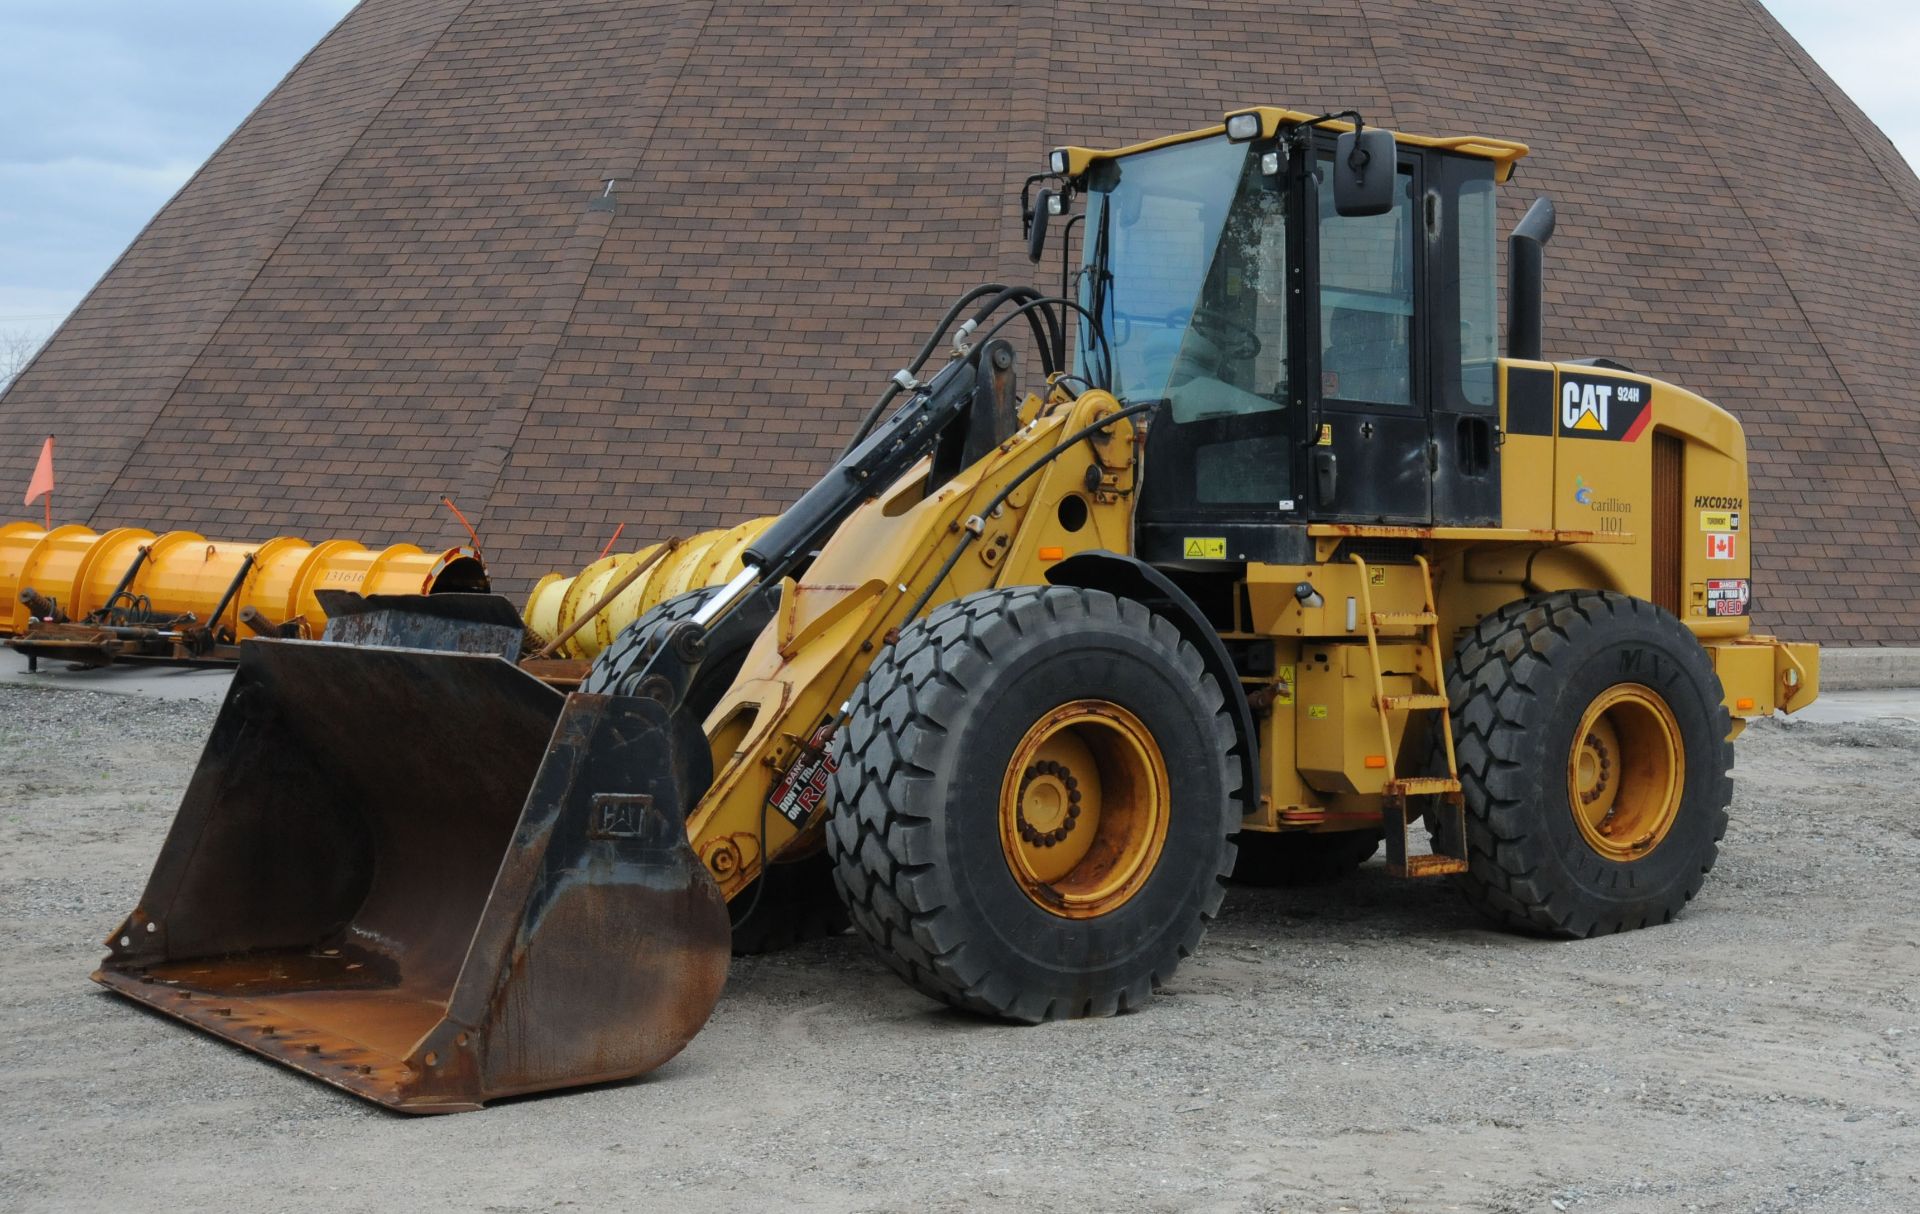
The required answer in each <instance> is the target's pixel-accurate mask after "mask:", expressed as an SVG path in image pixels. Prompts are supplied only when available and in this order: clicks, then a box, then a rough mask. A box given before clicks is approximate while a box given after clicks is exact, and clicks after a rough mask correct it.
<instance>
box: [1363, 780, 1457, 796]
mask: <svg viewBox="0 0 1920 1214" xmlns="http://www.w3.org/2000/svg"><path fill="white" fill-rule="evenodd" d="M1381 791H1383V792H1385V793H1386V795H1387V796H1389V797H1428V796H1434V795H1437V794H1439V793H1449V792H1459V791H1460V781H1458V780H1455V779H1453V778H1452V777H1450V776H1407V777H1406V778H1404V779H1400V780H1388V781H1387V786H1386V787H1385V788H1384V789H1382V790H1381Z"/></svg>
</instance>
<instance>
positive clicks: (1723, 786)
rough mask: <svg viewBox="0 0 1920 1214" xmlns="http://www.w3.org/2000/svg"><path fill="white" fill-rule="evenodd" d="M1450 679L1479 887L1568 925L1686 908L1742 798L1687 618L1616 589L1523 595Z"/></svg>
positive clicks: (1668, 915)
mask: <svg viewBox="0 0 1920 1214" xmlns="http://www.w3.org/2000/svg"><path fill="white" fill-rule="evenodd" d="M1447 685H1448V698H1449V699H1450V700H1451V701H1452V702H1453V705H1454V708H1453V713H1454V716H1453V729H1454V739H1455V750H1456V752H1457V757H1458V760H1459V767H1460V780H1461V785H1462V791H1463V793H1464V795H1465V798H1466V808H1467V813H1466V824H1467V846H1468V858H1469V865H1470V867H1469V869H1468V872H1467V873H1466V874H1465V875H1464V876H1463V877H1462V878H1461V887H1462V889H1463V890H1464V891H1465V892H1466V895H1467V899H1468V901H1470V902H1472V903H1473V904H1474V905H1475V906H1476V907H1478V908H1479V909H1480V910H1481V911H1482V912H1483V913H1485V914H1486V915H1487V916H1488V917H1490V918H1492V919H1494V920H1495V921H1496V922H1499V923H1501V924H1503V925H1505V926H1508V927H1511V928H1516V929H1519V930H1522V931H1527V932H1532V933H1536V934H1540V935H1550V936H1562V937H1585V936H1596V935H1603V934H1607V933H1611V932H1619V931H1627V930H1631V929H1633V928H1640V927H1648V926H1651V925H1654V924H1658V923H1667V922H1670V921H1671V920H1673V919H1674V918H1675V917H1676V916H1678V915H1679V914H1680V913H1681V911H1682V910H1684V909H1685V907H1686V905H1687V903H1688V902H1689V901H1691V900H1692V898H1693V896H1694V895H1695V894H1697V893H1698V892H1699V891H1700V887H1701V885H1702V884H1703V883H1704V882H1705V881H1706V876H1707V873H1708V872H1710V871H1712V869H1713V865H1714V861H1715V859H1716V858H1717V856H1718V854H1719V842H1720V838H1721V836H1722V835H1723V834H1724V833H1725V831H1726V827H1727V804H1728V802H1730V801H1731V800H1732V799H1733V780H1732V776H1731V774H1730V772H1731V769H1732V767H1733V743H1732V742H1731V741H1730V740H1728V737H1727V735H1728V733H1729V732H1730V722H1729V719H1728V714H1727V709H1726V706H1725V704H1724V703H1722V696H1723V692H1722V690H1721V686H1720V680H1719V677H1718V676H1717V675H1715V673H1714V670H1713V663H1712V661H1711V660H1710V659H1709V658H1708V656H1707V654H1706V651H1705V650H1704V649H1703V648H1702V647H1701V645H1700V642H1699V641H1698V640H1696V639H1695V638H1694V636H1693V634H1692V633H1691V632H1689V631H1688V630H1687V628H1686V626H1685V625H1683V624H1682V623H1681V622H1680V621H1679V620H1677V619H1675V618H1674V617H1673V616H1672V615H1670V614H1668V613H1667V612H1665V611H1662V610H1660V609H1659V608H1658V607H1656V606H1654V605H1653V604H1651V603H1648V602H1644V601H1642V600H1640V599H1635V598H1631V597H1629V596H1627V595H1623V594H1615V593H1612V592H1610V591H1563V592H1559V593H1554V594H1547V595H1540V596H1536V597H1534V598H1530V599H1523V600H1520V601H1519V602H1515V603H1511V604H1509V605H1507V606H1506V607H1503V608H1501V609H1500V610H1499V611H1497V612H1494V613H1493V614H1492V615H1489V616H1488V617H1487V618H1485V619H1484V620H1482V621H1481V622H1480V624H1479V626H1478V627H1477V628H1475V629H1474V631H1473V632H1472V633H1471V634H1470V635H1469V636H1468V637H1467V639H1466V640H1465V641H1463V642H1462V643H1461V645H1460V648H1459V652H1458V654H1457V655H1456V660H1455V663H1454V666H1453V669H1452V670H1451V672H1450V673H1449V675H1448V680H1447Z"/></svg>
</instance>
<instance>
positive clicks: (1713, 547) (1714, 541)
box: [1707, 531, 1736, 561]
mask: <svg viewBox="0 0 1920 1214" xmlns="http://www.w3.org/2000/svg"><path fill="white" fill-rule="evenodd" d="M1735 538H1736V537H1735V536H1734V534H1733V532H1731V531H1710V532H1708V533H1707V559H1708V560H1710V561H1730V560H1732V559H1733V551H1734V547H1733V542H1734V539H1735Z"/></svg>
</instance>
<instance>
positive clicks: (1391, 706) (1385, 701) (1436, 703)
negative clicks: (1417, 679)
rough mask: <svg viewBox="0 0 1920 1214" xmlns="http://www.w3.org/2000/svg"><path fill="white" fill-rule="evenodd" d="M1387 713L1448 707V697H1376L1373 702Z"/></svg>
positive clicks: (1421, 695) (1420, 695)
mask: <svg viewBox="0 0 1920 1214" xmlns="http://www.w3.org/2000/svg"><path fill="white" fill-rule="evenodd" d="M1373 702H1374V703H1375V704H1377V705H1379V706H1380V708H1381V709H1382V710H1384V711H1386V712H1405V711H1414V710H1422V709H1428V708H1445V707H1447V697H1445V696H1437V695H1427V694H1425V693H1422V694H1419V695H1410V696H1376V697H1375V698H1374V701H1373Z"/></svg>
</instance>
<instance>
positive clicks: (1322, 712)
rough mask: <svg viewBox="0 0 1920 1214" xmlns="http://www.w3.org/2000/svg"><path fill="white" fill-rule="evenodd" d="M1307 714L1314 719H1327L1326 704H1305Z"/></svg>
mask: <svg viewBox="0 0 1920 1214" xmlns="http://www.w3.org/2000/svg"><path fill="white" fill-rule="evenodd" d="M1307 716H1309V717H1310V718H1312V719H1313V720H1316V721H1324V720H1326V719H1327V706H1326V705H1325V704H1309V705H1307Z"/></svg>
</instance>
